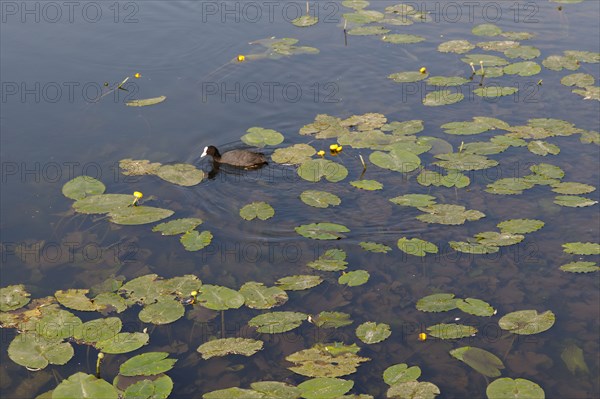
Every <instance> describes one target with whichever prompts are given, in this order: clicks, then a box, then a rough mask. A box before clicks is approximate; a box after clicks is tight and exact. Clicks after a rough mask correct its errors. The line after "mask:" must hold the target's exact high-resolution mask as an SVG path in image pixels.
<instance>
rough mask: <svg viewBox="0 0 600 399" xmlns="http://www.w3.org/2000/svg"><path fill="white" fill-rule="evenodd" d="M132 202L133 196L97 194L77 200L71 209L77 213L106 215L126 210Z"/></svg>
mask: <svg viewBox="0 0 600 399" xmlns="http://www.w3.org/2000/svg"><path fill="white" fill-rule="evenodd" d="M132 202H133V195H127V194H98V195H90V196H88V197H85V198H82V199H80V200H77V201H75V202H74V203H73V209H75V210H76V211H77V212H79V213H87V214H94V213H108V212H111V211H116V210H118V209H122V208H127V207H128V206H129V205H131V204H132Z"/></svg>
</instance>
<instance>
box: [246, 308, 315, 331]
mask: <svg viewBox="0 0 600 399" xmlns="http://www.w3.org/2000/svg"><path fill="white" fill-rule="evenodd" d="M306 318H307V315H306V314H304V313H300V312H271V313H263V314H260V315H258V316H256V317H253V318H252V319H250V321H248V325H249V326H250V327H256V331H258V332H259V333H265V334H278V333H283V332H286V331H290V330H293V329H294V328H296V327H298V326H300V324H302V322H303V321H304V320H306Z"/></svg>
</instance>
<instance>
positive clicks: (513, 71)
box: [504, 61, 542, 76]
mask: <svg viewBox="0 0 600 399" xmlns="http://www.w3.org/2000/svg"><path fill="white" fill-rule="evenodd" d="M541 71H542V67H541V66H539V64H537V63H536V62H533V61H523V62H516V63H514V64H510V65H507V66H505V67H504V73H506V74H509V75H519V76H533V75H537V74H538V73H540V72H541Z"/></svg>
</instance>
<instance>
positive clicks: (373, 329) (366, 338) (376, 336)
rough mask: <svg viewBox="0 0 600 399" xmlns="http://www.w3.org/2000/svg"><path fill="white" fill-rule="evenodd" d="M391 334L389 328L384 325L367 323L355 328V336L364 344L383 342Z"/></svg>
mask: <svg viewBox="0 0 600 399" xmlns="http://www.w3.org/2000/svg"><path fill="white" fill-rule="evenodd" d="M391 334H392V330H391V329H390V326H389V325H387V324H385V323H375V322H373V321H368V322H366V323H363V324H361V325H360V326H358V327H357V328H356V336H357V337H358V339H360V340H361V341H362V342H364V343H365V344H376V343H378V342H382V341H385V340H386V339H388V337H389V336H390V335H391Z"/></svg>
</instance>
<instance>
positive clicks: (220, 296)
mask: <svg viewBox="0 0 600 399" xmlns="http://www.w3.org/2000/svg"><path fill="white" fill-rule="evenodd" d="M197 299H198V303H199V304H200V305H202V306H204V307H205V308H208V309H212V310H227V309H237V308H239V307H241V306H242V305H243V304H244V301H245V299H244V296H243V295H242V294H240V293H239V292H237V291H235V290H232V289H231V288H227V287H222V286H219V285H210V284H204V285H202V288H201V290H200V294H199V295H198V298H197Z"/></svg>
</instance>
